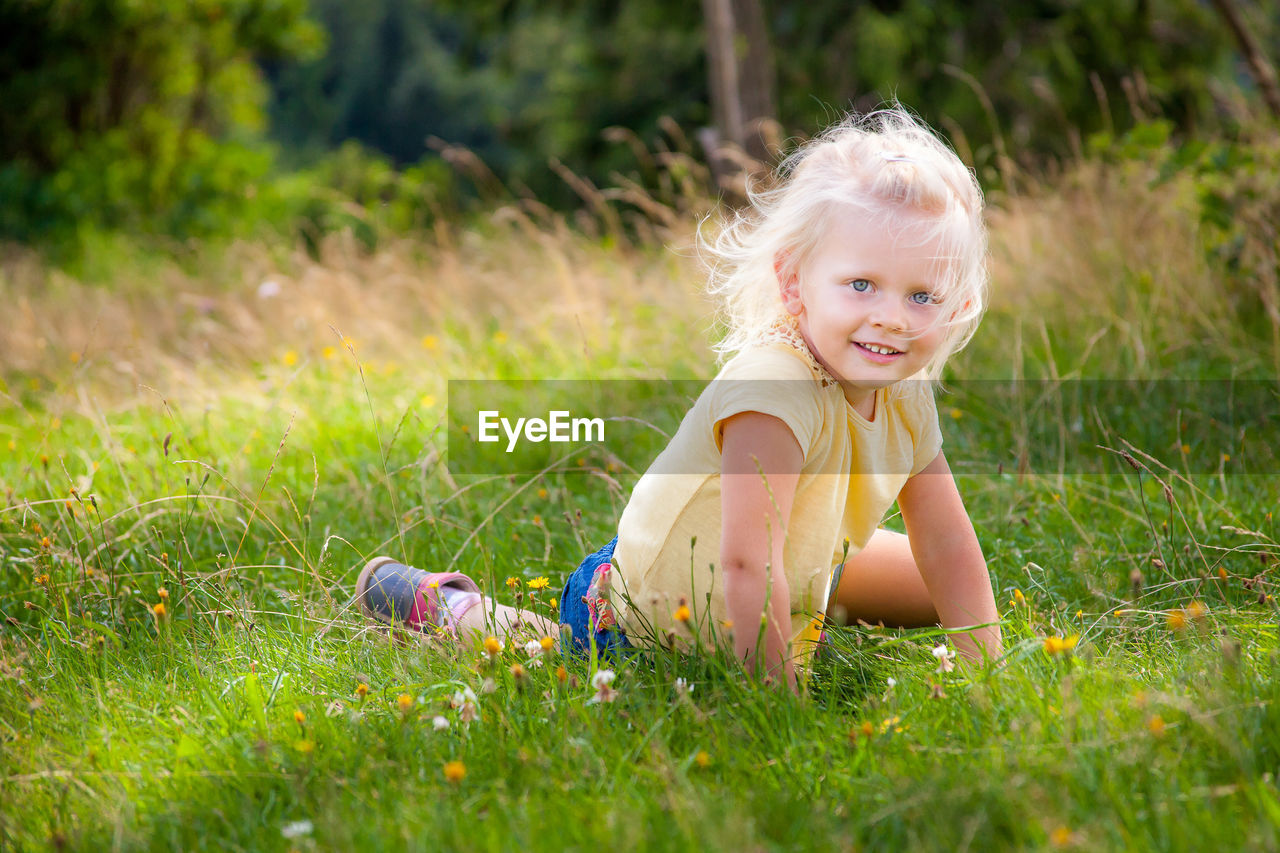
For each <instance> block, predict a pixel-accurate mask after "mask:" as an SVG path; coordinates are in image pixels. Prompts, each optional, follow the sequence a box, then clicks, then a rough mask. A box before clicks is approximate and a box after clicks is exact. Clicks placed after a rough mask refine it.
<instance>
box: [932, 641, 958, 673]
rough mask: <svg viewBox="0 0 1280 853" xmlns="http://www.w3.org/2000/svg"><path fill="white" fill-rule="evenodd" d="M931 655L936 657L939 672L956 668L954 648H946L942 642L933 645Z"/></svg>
mask: <svg viewBox="0 0 1280 853" xmlns="http://www.w3.org/2000/svg"><path fill="white" fill-rule="evenodd" d="M933 656H934V657H935V658H937V659H938V672H939V673H943V672H950V671H951V670H953V669H955V668H956V664H955V658H956V653H955V650H954V649H949V648H947V645H946V643H943V644H942V645H940V646H936V647H934V650H933Z"/></svg>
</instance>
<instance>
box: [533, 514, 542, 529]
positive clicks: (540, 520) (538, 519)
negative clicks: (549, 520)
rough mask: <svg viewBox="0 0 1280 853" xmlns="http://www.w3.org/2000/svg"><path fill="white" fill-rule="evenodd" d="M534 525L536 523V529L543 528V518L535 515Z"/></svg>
mask: <svg viewBox="0 0 1280 853" xmlns="http://www.w3.org/2000/svg"><path fill="white" fill-rule="evenodd" d="M533 523H534V526H536V527H541V526H542V516H540V515H535V516H534V517H533Z"/></svg>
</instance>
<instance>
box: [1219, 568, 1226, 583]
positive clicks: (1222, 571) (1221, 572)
mask: <svg viewBox="0 0 1280 853" xmlns="http://www.w3.org/2000/svg"><path fill="white" fill-rule="evenodd" d="M1227 577H1228V575H1227V570H1226V569H1224V568H1222V567H1219V568H1218V579H1219V580H1226V579H1227Z"/></svg>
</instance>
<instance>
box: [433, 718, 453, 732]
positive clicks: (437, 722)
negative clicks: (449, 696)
mask: <svg viewBox="0 0 1280 853" xmlns="http://www.w3.org/2000/svg"><path fill="white" fill-rule="evenodd" d="M431 727H432V728H433V729H435V730H436V731H438V732H442V731H444V730H445V729H447V728H449V719H448V718H447V717H441V716H439V715H436V716H434V717H432V718H431Z"/></svg>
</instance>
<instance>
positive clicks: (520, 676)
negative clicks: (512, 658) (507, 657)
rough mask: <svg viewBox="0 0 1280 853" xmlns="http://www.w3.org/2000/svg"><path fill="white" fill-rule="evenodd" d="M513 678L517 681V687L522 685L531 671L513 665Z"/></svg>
mask: <svg viewBox="0 0 1280 853" xmlns="http://www.w3.org/2000/svg"><path fill="white" fill-rule="evenodd" d="M511 677H512V678H513V679H515V682H516V684H517V685H522V684H524V682H525V679H526V678H528V677H529V671H528V670H527V669H525V668H524V667H523V666H521V665H520V664H518V663H513V664H511Z"/></svg>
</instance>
